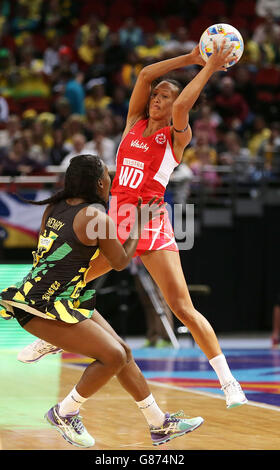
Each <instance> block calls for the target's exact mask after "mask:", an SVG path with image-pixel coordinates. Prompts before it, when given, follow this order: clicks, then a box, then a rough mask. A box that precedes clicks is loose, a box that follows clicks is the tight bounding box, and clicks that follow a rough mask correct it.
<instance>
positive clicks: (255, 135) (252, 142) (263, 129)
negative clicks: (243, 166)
mask: <svg viewBox="0 0 280 470" xmlns="http://www.w3.org/2000/svg"><path fill="white" fill-rule="evenodd" d="M270 134H271V131H270V129H269V127H268V126H267V125H266V122H265V120H264V118H263V117H262V116H261V115H257V116H256V117H255V119H254V121H253V126H252V129H251V131H250V136H249V138H248V142H247V145H248V148H249V150H250V153H251V156H252V157H255V156H256V155H257V153H258V151H259V148H260V146H261V144H262V143H263V142H264V141H265V140H266V139H268V138H269V137H270Z"/></svg>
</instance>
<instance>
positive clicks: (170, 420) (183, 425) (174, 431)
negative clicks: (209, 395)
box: [150, 412, 204, 446]
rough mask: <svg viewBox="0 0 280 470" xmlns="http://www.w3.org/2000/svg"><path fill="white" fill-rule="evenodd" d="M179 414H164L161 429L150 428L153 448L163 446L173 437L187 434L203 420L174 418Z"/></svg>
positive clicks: (199, 418)
mask: <svg viewBox="0 0 280 470" xmlns="http://www.w3.org/2000/svg"><path fill="white" fill-rule="evenodd" d="M180 414H181V412H178V413H173V414H171V415H170V414H169V413H166V414H165V420H164V422H163V424H162V426H161V427H156V426H150V433H151V438H152V442H153V445H154V446H158V445H160V444H164V443H165V442H168V441H171V439H175V437H179V436H183V434H186V433H187V432H191V431H193V430H194V429H196V428H198V426H200V425H201V424H202V423H203V421H204V420H203V418H201V417H200V416H199V417H198V418H191V419H180V418H177V417H176V416H178V415H180Z"/></svg>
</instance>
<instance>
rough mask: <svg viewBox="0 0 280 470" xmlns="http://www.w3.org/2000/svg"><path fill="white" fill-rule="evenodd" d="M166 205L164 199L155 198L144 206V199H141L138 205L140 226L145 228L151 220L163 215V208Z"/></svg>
mask: <svg viewBox="0 0 280 470" xmlns="http://www.w3.org/2000/svg"><path fill="white" fill-rule="evenodd" d="M165 204H166V203H164V202H163V197H158V196H154V197H153V198H152V199H151V200H150V201H149V202H148V203H147V204H145V205H142V198H141V197H139V198H138V204H137V216H138V224H139V225H138V226H139V227H140V226H141V227H142V228H143V227H144V225H145V224H146V223H148V222H149V221H150V220H152V219H155V218H156V217H159V216H160V215H163V214H164V212H163V210H162V208H163V206H165Z"/></svg>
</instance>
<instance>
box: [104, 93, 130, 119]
mask: <svg viewBox="0 0 280 470" xmlns="http://www.w3.org/2000/svg"><path fill="white" fill-rule="evenodd" d="M108 108H109V109H110V110H111V111H112V113H113V114H114V115H117V116H121V117H122V118H123V119H126V116H127V111H128V101H127V97H126V90H125V88H124V87H121V86H117V87H115V89H114V93H113V97H112V101H111V103H110V104H109V106H108Z"/></svg>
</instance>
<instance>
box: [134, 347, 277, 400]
mask: <svg viewBox="0 0 280 470" xmlns="http://www.w3.org/2000/svg"><path fill="white" fill-rule="evenodd" d="M223 352H224V354H225V356H226V358H227V361H228V364H229V366H230V368H231V371H232V373H233V375H234V376H235V378H236V379H237V380H238V381H239V382H240V383H241V385H242V388H243V390H244V392H245V393H246V396H247V398H248V400H250V401H254V402H258V403H263V404H266V405H273V406H277V407H279V409H280V351H279V350H269V349H259V350H252V349H249V350H248V349H234V350H233V349H232V350H231V349H229V350H224V351H223ZM134 357H135V359H136V362H137V364H138V365H139V367H140V369H141V370H142V372H143V373H144V375H145V377H146V378H147V379H149V380H151V381H155V382H158V383H162V384H165V385H169V386H175V387H183V388H185V387H186V388H189V389H192V390H196V391H199V392H207V393H214V394H220V395H223V392H222V391H221V390H220V384H219V382H218V381H217V376H216V374H215V372H214V371H213V369H212V367H211V366H210V364H209V362H208V360H207V358H206V357H205V356H204V354H202V353H201V352H200V351H199V350H197V349H179V350H158V351H157V350H156V349H153V352H152V354H151V351H149V350H148V349H147V350H144V349H143V350H136V351H134Z"/></svg>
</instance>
